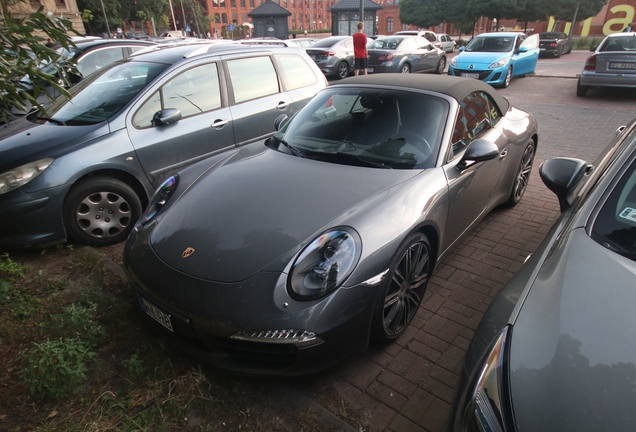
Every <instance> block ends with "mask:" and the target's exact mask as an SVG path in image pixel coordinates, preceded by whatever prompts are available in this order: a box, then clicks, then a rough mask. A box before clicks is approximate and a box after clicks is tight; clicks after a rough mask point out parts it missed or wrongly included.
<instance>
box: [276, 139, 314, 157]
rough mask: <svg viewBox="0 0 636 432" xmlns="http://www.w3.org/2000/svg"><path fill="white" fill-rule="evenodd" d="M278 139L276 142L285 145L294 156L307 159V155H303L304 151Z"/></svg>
mask: <svg viewBox="0 0 636 432" xmlns="http://www.w3.org/2000/svg"><path fill="white" fill-rule="evenodd" d="M274 138H275V139H276V141H278V142H279V143H281V144H283V145H284V146H285V147H287V148H288V149H289V150H291V152H292V154H293V155H294V156H298V157H301V158H306V157H307V156H305V153H303V152H302V151H300V150H299V149H298V148H296V147H294V146H293V145H291V144H290V143H288V142H287V141H285V140H284V139H282V138H278V137H274Z"/></svg>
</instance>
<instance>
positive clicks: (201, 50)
mask: <svg viewBox="0 0 636 432" xmlns="http://www.w3.org/2000/svg"><path fill="white" fill-rule="evenodd" d="M237 45H238V46H241V44H237V43H236V42H232V41H228V42H222V43H218V42H217V43H214V42H210V43H207V44H202V46H200V47H198V48H197V49H195V50H194V51H191V52H190V53H188V54H185V55H184V56H183V58H190V57H195V56H198V55H201V54H207V53H209V52H212V51H216V48H219V49H225V48H229V46H232V48H236V46H237Z"/></svg>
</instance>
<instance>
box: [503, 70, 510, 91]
mask: <svg viewBox="0 0 636 432" xmlns="http://www.w3.org/2000/svg"><path fill="white" fill-rule="evenodd" d="M510 81H512V67H509V68H508V70H507V71H506V77H505V78H504V81H503V84H501V87H502V88H508V86H509V85H510Z"/></svg>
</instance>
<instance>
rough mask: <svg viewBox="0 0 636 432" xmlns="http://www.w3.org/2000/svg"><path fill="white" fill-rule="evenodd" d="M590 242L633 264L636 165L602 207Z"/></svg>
mask: <svg viewBox="0 0 636 432" xmlns="http://www.w3.org/2000/svg"><path fill="white" fill-rule="evenodd" d="M592 238H593V239H594V240H595V241H596V242H597V243H599V244H601V245H603V246H605V247H606V248H608V249H611V250H613V251H614V252H617V253H619V254H621V255H623V256H625V257H628V258H630V259H631V260H634V261H636V162H634V163H632V165H631V167H630V168H629V170H628V171H627V172H626V173H625V175H623V178H622V179H621V181H620V182H619V183H618V185H616V187H615V188H614V190H613V191H612V194H611V195H610V196H609V198H608V199H607V201H606V202H605V204H604V205H603V208H602V209H601V211H600V212H599V215H598V217H597V218H596V221H595V223H594V227H593V228H592Z"/></svg>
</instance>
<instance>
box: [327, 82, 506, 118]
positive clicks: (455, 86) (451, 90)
mask: <svg viewBox="0 0 636 432" xmlns="http://www.w3.org/2000/svg"><path fill="white" fill-rule="evenodd" d="M352 84H365V85H382V86H390V87H396V88H397V87H402V88H407V89H408V88H412V89H417V90H429V91H433V92H437V93H442V94H445V95H448V96H450V97H452V98H453V99H455V100H456V101H457V102H461V100H462V99H463V98H464V96H466V95H467V94H468V93H471V92H474V91H483V92H486V93H488V94H489V95H490V96H491V97H492V99H493V100H494V101H495V103H496V104H497V105H498V106H499V109H500V110H501V112H502V113H505V112H507V111H508V109H509V108H510V102H508V100H507V99H506V98H504V97H503V96H501V95H500V94H499V93H498V92H497V90H495V89H494V88H493V87H492V86H490V85H488V84H486V83H485V82H483V81H480V80H477V79H473V78H461V77H455V76H448V75H426V74H422V75H420V74H377V75H360V76H357V77H350V78H345V79H343V80H342V81H338V82H337V83H333V84H330V85H329V86H330V87H333V86H338V85H352Z"/></svg>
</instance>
